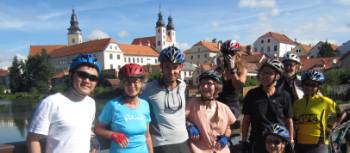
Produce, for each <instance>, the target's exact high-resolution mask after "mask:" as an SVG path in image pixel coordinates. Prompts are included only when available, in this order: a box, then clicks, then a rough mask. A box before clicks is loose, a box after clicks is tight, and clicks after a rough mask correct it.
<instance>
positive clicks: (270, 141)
mask: <svg viewBox="0 0 350 153" xmlns="http://www.w3.org/2000/svg"><path fill="white" fill-rule="evenodd" d="M285 147H286V142H285V141H283V140H282V139H281V138H279V137H277V136H274V135H268V136H267V137H266V138H265V148H266V150H267V152H269V153H284V152H285Z"/></svg>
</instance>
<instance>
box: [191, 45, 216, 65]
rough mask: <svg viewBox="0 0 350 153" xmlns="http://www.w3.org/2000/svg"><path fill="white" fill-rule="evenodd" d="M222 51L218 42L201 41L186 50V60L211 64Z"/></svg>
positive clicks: (197, 63)
mask: <svg viewBox="0 0 350 153" xmlns="http://www.w3.org/2000/svg"><path fill="white" fill-rule="evenodd" d="M219 53H220V44H219V43H217V42H209V41H200V42H198V43H196V44H195V45H193V46H192V47H191V48H190V49H188V50H186V51H185V54H186V61H187V62H190V63H191V64H196V65H199V64H210V63H212V60H213V58H214V57H216V56H217V55H218V54H219Z"/></svg>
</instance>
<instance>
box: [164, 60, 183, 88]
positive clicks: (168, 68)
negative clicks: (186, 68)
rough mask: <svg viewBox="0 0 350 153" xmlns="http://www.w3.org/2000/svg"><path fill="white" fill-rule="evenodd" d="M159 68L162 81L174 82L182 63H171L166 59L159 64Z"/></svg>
mask: <svg viewBox="0 0 350 153" xmlns="http://www.w3.org/2000/svg"><path fill="white" fill-rule="evenodd" d="M161 68H162V72H163V75H164V81H165V82H166V83H168V82H174V81H176V79H177V78H178V77H179V75H180V72H181V70H182V68H183V64H177V63H171V62H168V61H167V62H164V63H162V64H161Z"/></svg>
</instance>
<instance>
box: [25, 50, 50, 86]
mask: <svg viewBox="0 0 350 153" xmlns="http://www.w3.org/2000/svg"><path fill="white" fill-rule="evenodd" d="M52 70H53V66H52V65H51V63H50V62H49V55H48V54H47V51H46V50H45V49H43V50H42V52H41V53H40V54H39V55H35V56H30V57H28V60H27V61H26V67H25V71H24V77H25V82H26V91H27V92H30V91H38V92H39V93H48V92H49V89H50V88H49V79H50V78H52V76H53V71H52Z"/></svg>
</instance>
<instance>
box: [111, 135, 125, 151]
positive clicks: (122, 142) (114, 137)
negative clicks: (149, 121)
mask: <svg viewBox="0 0 350 153" xmlns="http://www.w3.org/2000/svg"><path fill="white" fill-rule="evenodd" d="M111 139H112V140H113V141H114V142H115V143H116V144H118V145H119V146H120V147H122V148H126V147H127V146H128V138H127V137H126V136H125V134H123V133H119V132H113V133H112V136H111Z"/></svg>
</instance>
